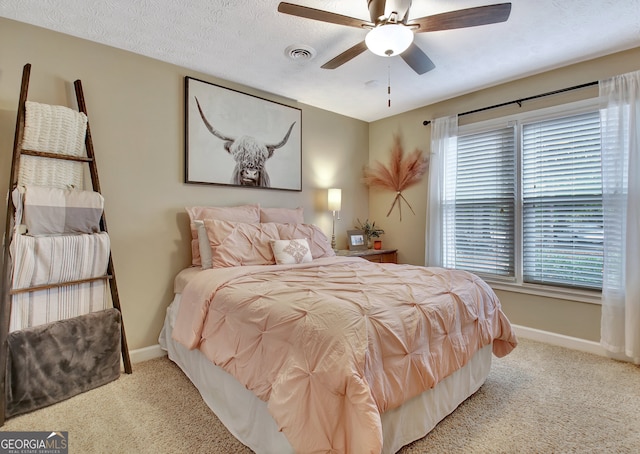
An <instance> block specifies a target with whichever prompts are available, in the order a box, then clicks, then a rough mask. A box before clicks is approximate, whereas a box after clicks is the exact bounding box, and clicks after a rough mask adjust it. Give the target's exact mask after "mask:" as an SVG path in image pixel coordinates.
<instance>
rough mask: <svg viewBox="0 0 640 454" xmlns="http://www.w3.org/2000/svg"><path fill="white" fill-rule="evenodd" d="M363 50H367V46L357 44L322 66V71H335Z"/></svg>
mask: <svg viewBox="0 0 640 454" xmlns="http://www.w3.org/2000/svg"><path fill="white" fill-rule="evenodd" d="M365 50H367V45H366V44H365V42H364V41H362V42H359V43H358V44H356V45H355V46H353V47H351V48H349V49H347V50H345V51H344V52H342V53H341V54H340V55H338V56H337V57H335V58H333V59H332V60H329V61H328V62H326V63H325V64H324V65H322V69H336V68H337V67H338V66H341V65H344V64H345V63H346V62H348V61H349V60H351V59H353V58H355V57H357V56H358V55H360V54H361V53H362V52H364V51H365Z"/></svg>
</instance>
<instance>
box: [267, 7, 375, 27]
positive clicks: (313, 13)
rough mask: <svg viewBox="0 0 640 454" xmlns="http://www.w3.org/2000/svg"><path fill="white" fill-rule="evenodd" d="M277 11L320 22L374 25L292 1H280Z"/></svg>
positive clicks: (362, 25)
mask: <svg viewBox="0 0 640 454" xmlns="http://www.w3.org/2000/svg"><path fill="white" fill-rule="evenodd" d="M278 11H279V12H281V13H284V14H290V15H292V16H298V17H304V18H305V19H313V20H317V21H320V22H329V23H330V24H338V25H346V26H348V27H356V28H366V27H373V26H374V24H372V23H371V22H368V21H366V20H361V19H356V18H354V17H349V16H343V15H341V14H336V13H330V12H329V11H323V10H320V9H315V8H309V7H306V6H300V5H294V4H292V3H286V2H281V3H280V4H279V5H278Z"/></svg>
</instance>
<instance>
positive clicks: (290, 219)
mask: <svg viewBox="0 0 640 454" xmlns="http://www.w3.org/2000/svg"><path fill="white" fill-rule="evenodd" d="M260 222H277V223H279V224H303V223H304V212H303V209H302V207H298V208H263V207H260Z"/></svg>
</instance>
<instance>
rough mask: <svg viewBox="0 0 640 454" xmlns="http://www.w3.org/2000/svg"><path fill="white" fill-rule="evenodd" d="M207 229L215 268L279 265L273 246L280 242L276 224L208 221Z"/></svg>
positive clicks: (205, 221)
mask: <svg viewBox="0 0 640 454" xmlns="http://www.w3.org/2000/svg"><path fill="white" fill-rule="evenodd" d="M204 227H205V229H206V231H207V237H209V244H210V245H211V265H212V266H213V268H223V267H230V266H243V265H245V266H246V265H273V264H275V263H276V260H275V258H274V256H273V250H272V249H271V243H270V242H271V240H277V239H278V229H277V228H276V224H273V223H265V224H246V223H243V222H230V221H218V220H215V219H205V220H204Z"/></svg>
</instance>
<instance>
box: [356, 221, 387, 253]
mask: <svg viewBox="0 0 640 454" xmlns="http://www.w3.org/2000/svg"><path fill="white" fill-rule="evenodd" d="M357 221H358V224H357V225H356V229H358V230H362V231H363V232H364V236H365V237H367V247H368V248H369V249H371V248H372V246H373V238H380V235H383V234H384V230H382V229H381V228H380V227H376V223H375V221H373V222H372V221H369V219H365V220H364V222H362V221H360V219H358V220H357ZM380 246H381V247H382V243H380Z"/></svg>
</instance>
